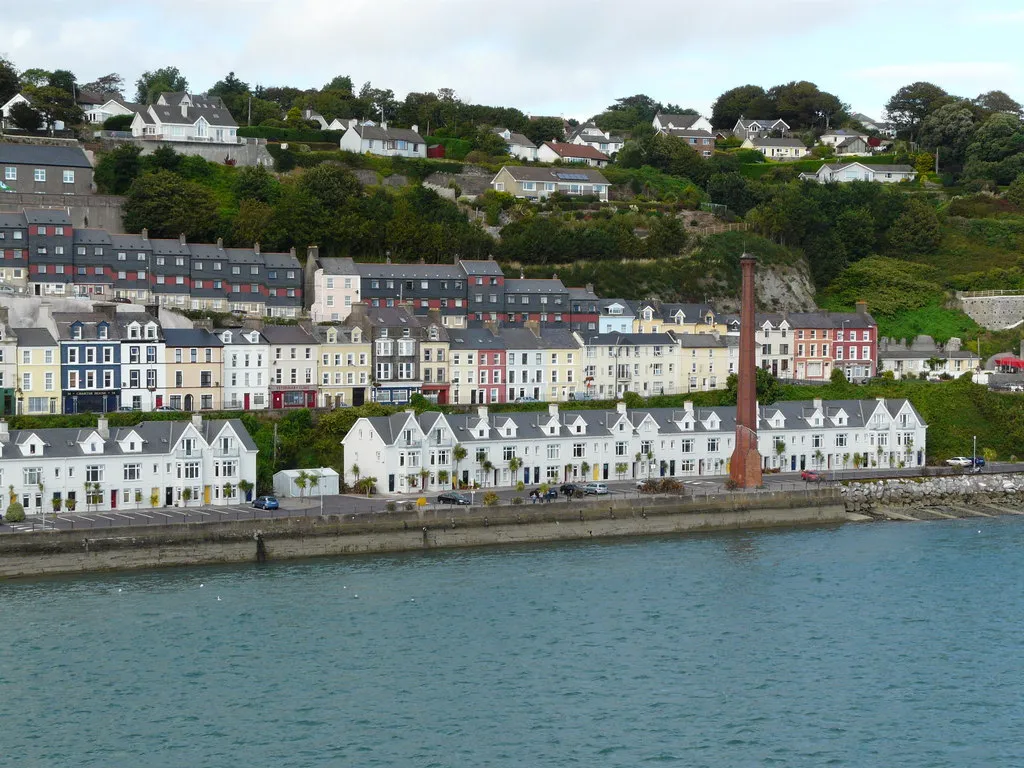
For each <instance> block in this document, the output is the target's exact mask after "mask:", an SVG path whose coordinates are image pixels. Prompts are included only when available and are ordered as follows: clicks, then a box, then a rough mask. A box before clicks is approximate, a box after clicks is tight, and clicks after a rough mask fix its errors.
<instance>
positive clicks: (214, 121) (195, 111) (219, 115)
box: [149, 104, 238, 126]
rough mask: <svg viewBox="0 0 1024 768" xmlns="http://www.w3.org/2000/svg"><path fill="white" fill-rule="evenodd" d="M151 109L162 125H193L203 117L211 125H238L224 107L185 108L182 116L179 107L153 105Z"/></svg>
mask: <svg viewBox="0 0 1024 768" xmlns="http://www.w3.org/2000/svg"><path fill="white" fill-rule="evenodd" d="M149 109H151V110H153V113H154V114H156V116H157V117H158V118H160V122H161V123H170V124H172V125H174V124H178V125H192V124H194V123H195V122H197V121H198V120H199V118H201V117H202V118H204V119H205V120H206V122H207V123H209V124H210V125H227V126H237V125H238V123H236V122H235V118H233V117H232V116H231V113H230V112H228V110H227V108H226V107H224V106H216V107H214V106H202V107H199V106H194V107H185V114H184V115H182V114H181V107H179V106H164V105H162V104H151V105H150V106H149Z"/></svg>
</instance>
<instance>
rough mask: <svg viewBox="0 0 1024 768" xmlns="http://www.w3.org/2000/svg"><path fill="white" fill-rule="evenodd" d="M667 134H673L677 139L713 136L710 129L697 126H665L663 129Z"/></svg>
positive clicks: (708, 137)
mask: <svg viewBox="0 0 1024 768" xmlns="http://www.w3.org/2000/svg"><path fill="white" fill-rule="evenodd" d="M663 130H664V131H665V133H667V134H668V135H669V136H675V137H676V138H677V139H710V138H714V135H713V134H712V133H711V131H705V130H701V129H699V128H665V129H663Z"/></svg>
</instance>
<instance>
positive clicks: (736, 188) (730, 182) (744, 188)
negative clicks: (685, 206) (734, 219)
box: [708, 173, 757, 216]
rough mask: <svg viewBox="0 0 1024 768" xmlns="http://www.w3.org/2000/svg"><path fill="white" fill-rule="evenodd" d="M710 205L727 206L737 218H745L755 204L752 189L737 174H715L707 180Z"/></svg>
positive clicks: (755, 200) (748, 183)
mask: <svg viewBox="0 0 1024 768" xmlns="http://www.w3.org/2000/svg"><path fill="white" fill-rule="evenodd" d="M708 195H709V196H710V197H711V202H712V203H718V204H719V205H725V206H728V208H729V210H730V211H732V212H733V213H735V214H736V215H737V216H746V215H747V211H749V210H750V209H751V208H753V207H754V206H755V205H756V204H757V195H756V192H755V190H754V187H753V186H752V185H751V184H750V182H748V181H747V180H746V179H745V178H744V177H743V176H742V175H741V174H739V173H716V174H714V175H712V176H711V177H710V178H709V179H708Z"/></svg>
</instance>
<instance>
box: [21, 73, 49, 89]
mask: <svg viewBox="0 0 1024 768" xmlns="http://www.w3.org/2000/svg"><path fill="white" fill-rule="evenodd" d="M50 74H51V73H50V72H49V71H48V70H45V69H39V68H38V67H30V68H29V69H26V70H25V71H24V72H22V73H21V84H20V87H19V90H24V91H34V90H35V89H36V88H42V87H43V86H44V85H46V84H47V83H48V82H50Z"/></svg>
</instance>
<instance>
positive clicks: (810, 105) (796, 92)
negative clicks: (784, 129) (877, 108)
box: [747, 80, 849, 128]
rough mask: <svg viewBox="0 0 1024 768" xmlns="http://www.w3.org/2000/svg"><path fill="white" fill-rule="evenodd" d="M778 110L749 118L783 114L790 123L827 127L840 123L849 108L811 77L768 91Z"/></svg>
mask: <svg viewBox="0 0 1024 768" xmlns="http://www.w3.org/2000/svg"><path fill="white" fill-rule="evenodd" d="M766 96H767V98H768V100H769V101H770V102H771V103H772V106H773V107H774V109H773V110H772V113H771V114H770V115H755V114H748V115H747V117H781V118H782V119H783V120H785V121H786V122H787V123H788V124H789V125H790V126H801V127H811V126H815V125H820V126H821V127H823V128H824V127H827V126H829V125H831V124H832V122H834V121H835V122H838V121H839V120H841V118H842V117H843V116H845V115H846V113H847V112H848V111H849V108H848V107H847V106H846V105H845V104H843V102H841V101H840V100H839V98H838V97H836V96H834V95H832V94H831V93H826V92H824V91H821V90H819V89H818V86H817V85H815V84H814V83H811V82H808V81H807V80H800V81H793V82H789V83H786V84H785V85H777V86H775V87H774V88H772V89H771V90H769V91H768V93H767V94H766Z"/></svg>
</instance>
